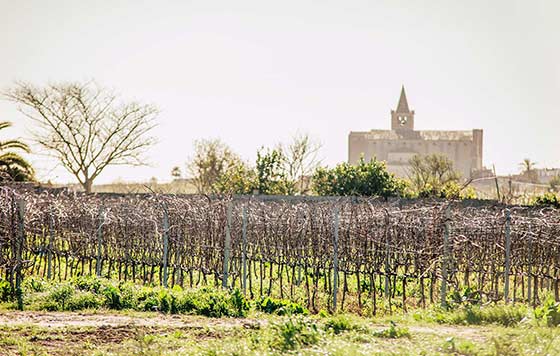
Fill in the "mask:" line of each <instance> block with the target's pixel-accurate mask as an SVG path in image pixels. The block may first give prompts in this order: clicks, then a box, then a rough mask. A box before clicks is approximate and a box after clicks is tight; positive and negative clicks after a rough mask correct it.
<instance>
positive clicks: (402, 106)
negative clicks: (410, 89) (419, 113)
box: [397, 85, 410, 113]
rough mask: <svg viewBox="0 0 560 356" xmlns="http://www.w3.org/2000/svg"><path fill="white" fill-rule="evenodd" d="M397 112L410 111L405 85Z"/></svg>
mask: <svg viewBox="0 0 560 356" xmlns="http://www.w3.org/2000/svg"><path fill="white" fill-rule="evenodd" d="M397 112H400V113H409V112H410V109H409V108H408V101H407V100H406V93H405V91H404V85H403V86H402V89H401V97H400V98H399V104H398V105H397Z"/></svg>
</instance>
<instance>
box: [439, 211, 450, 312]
mask: <svg viewBox="0 0 560 356" xmlns="http://www.w3.org/2000/svg"><path fill="white" fill-rule="evenodd" d="M450 219H451V212H450V207H449V205H448V206H447V207H446V208H445V224H444V232H443V260H442V266H441V307H442V308H445V307H446V306H447V302H446V297H447V269H448V268H449V221H450Z"/></svg>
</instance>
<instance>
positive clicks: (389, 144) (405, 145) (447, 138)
mask: <svg viewBox="0 0 560 356" xmlns="http://www.w3.org/2000/svg"><path fill="white" fill-rule="evenodd" d="M414 115H415V113H414V110H410V109H409V107H408V102H407V99H406V93H405V90H404V86H403V87H402V90H401V96H400V98H399V103H398V105H397V108H396V110H391V130H371V131H365V132H354V131H352V132H350V135H349V136H348V161H349V162H350V163H356V162H357V161H358V160H359V159H360V157H361V156H362V155H364V157H365V159H366V160H369V159H371V158H372V157H376V158H377V159H378V160H380V161H385V162H386V163H387V168H388V170H389V171H390V172H393V173H395V174H396V175H397V176H399V177H407V176H408V174H409V167H410V165H409V163H408V162H409V160H410V158H412V157H413V156H414V155H428V154H433V153H438V154H443V155H445V156H447V157H448V158H449V159H451V160H452V161H453V166H454V168H455V169H456V170H457V171H459V172H460V173H461V175H462V176H463V177H464V178H469V177H471V176H474V175H475V174H476V172H477V171H480V170H481V169H482V130H481V129H474V130H468V131H435V130H434V131H432V130H430V131H418V130H414V119H415V117H414Z"/></svg>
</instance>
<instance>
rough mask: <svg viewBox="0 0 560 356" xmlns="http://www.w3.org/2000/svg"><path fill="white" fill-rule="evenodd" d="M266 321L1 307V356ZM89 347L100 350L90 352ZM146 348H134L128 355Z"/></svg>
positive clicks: (101, 348)
mask: <svg viewBox="0 0 560 356" xmlns="http://www.w3.org/2000/svg"><path fill="white" fill-rule="evenodd" d="M267 324H269V321H268V320H267V319H258V320H257V319H253V318H246V319H235V318H220V319H215V318H206V317H200V316H190V315H163V314H157V313H130V314H127V313H111V312H108V311H107V312H106V311H93V312H36V311H24V312H18V311H0V343H1V347H0V355H2V356H3V355H10V356H11V355H22V354H26V355H65V356H69V355H82V354H93V355H105V354H107V353H108V352H109V351H110V352H113V351H114V350H117V351H116V354H119V355H121V354H127V351H126V348H125V351H124V353H123V350H122V349H120V348H119V347H120V346H119V345H122V344H123V343H126V342H130V340H133V341H134V342H135V343H136V344H138V342H140V343H142V341H141V340H142V337H143V336H144V335H154V336H157V337H164V338H165V337H169V335H173V333H181V334H182V335H185V337H186V338H189V339H190V340H193V341H192V342H195V343H197V342H198V343H201V342H205V341H218V342H219V341H220V339H221V338H224V337H231V336H232V335H233V336H234V337H235V335H236V333H239V332H240V330H241V332H247V331H248V329H260V328H263V327H266V326H267ZM369 326H370V327H371V328H372V329H376V328H379V329H384V328H386V327H387V325H377V324H374V323H372V324H371V325H369ZM408 329H409V330H410V332H411V333H412V334H414V335H419V336H420V337H422V335H423V336H424V337H425V338H430V337H434V336H437V337H438V338H440V339H441V338H445V337H454V338H457V337H458V338H462V339H466V340H470V341H472V342H486V341H487V340H488V338H489V337H488V335H489V334H488V333H489V330H488V329H486V328H483V327H463V326H447V325H409V326H408ZM243 330H245V331H243ZM138 340H140V341H138ZM88 347H91V348H92V349H95V350H97V351H95V352H90V351H91V350H88ZM22 350H23V351H22ZM142 352H143V351H142ZM142 352H139V351H138V350H136V351H134V352H132V351H131V352H130V354H143V353H142ZM155 354H158V353H155ZM187 354H188V353H187Z"/></svg>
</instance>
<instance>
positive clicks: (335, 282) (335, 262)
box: [333, 206, 339, 312]
mask: <svg viewBox="0 0 560 356" xmlns="http://www.w3.org/2000/svg"><path fill="white" fill-rule="evenodd" d="M338 210H339V208H338V206H337V207H335V209H334V216H333V220H334V236H333V240H334V244H333V273H334V275H333V312H336V298H337V294H338Z"/></svg>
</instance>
